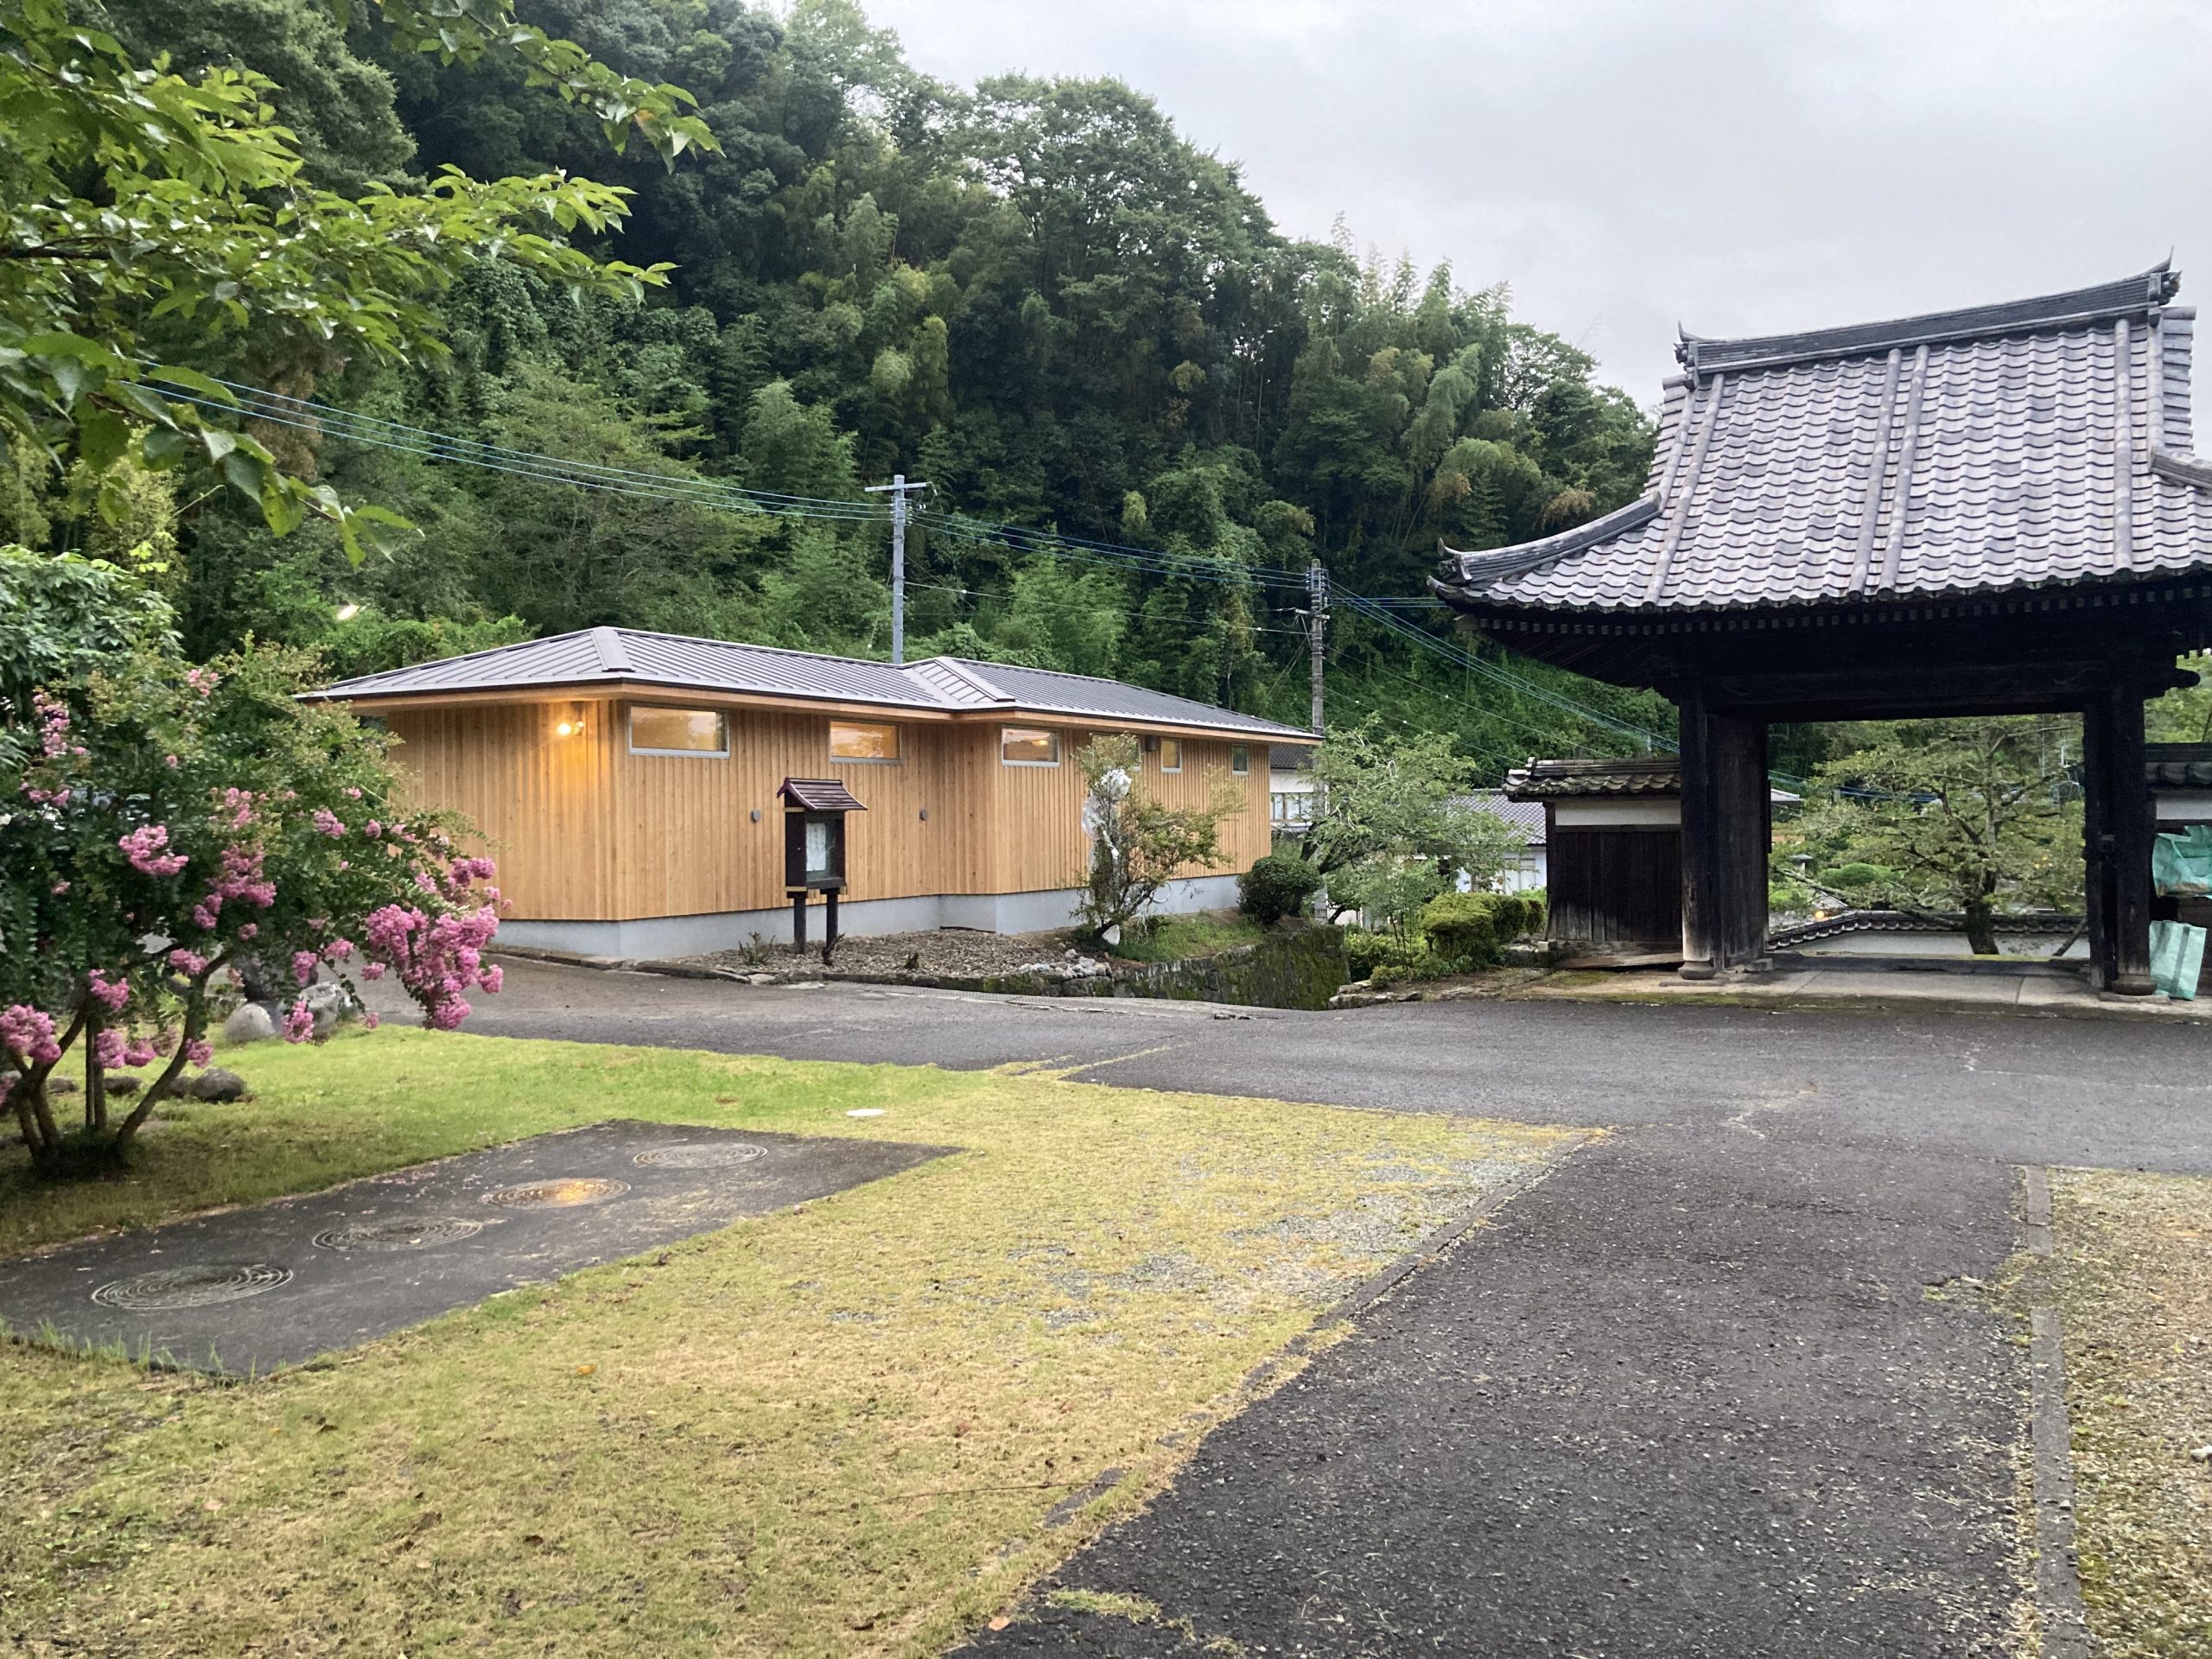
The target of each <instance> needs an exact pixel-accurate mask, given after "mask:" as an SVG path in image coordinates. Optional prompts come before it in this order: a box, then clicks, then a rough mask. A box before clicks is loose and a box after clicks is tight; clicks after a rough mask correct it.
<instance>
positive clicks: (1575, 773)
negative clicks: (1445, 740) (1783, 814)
mask: <svg viewBox="0 0 2212 1659" xmlns="http://www.w3.org/2000/svg"><path fill="white" fill-rule="evenodd" d="M1681 792H1682V761H1681V756H1680V755H1675V754H1639V755H1636V756H1633V757H1630V758H1629V759H1626V760H1613V759H1610V758H1608V759H1603V760H1534V759H1532V760H1530V761H1529V764H1528V765H1527V766H1516V767H1515V768H1514V769H1513V770H1512V771H1511V772H1507V773H1506V774H1505V790H1504V794H1505V798H1506V799H1508V800H1509V801H1532V802H1541V801H1558V800H1577V799H1579V800H1588V799H1593V798H1613V799H1618V798H1623V797H1625V796H1645V797H1653V798H1666V799H1672V798H1675V797H1676V796H1679V795H1680V794H1681ZM1767 798H1768V799H1769V800H1770V801H1772V802H1773V803H1774V804H1776V805H1777V806H1782V805H1792V804H1796V802H1797V801H1798V800H1800V799H1801V797H1799V796H1796V795H1793V794H1791V793H1790V792H1789V791H1788V790H1786V789H1776V788H1773V787H1771V786H1770V787H1769V789H1768V791H1767Z"/></svg>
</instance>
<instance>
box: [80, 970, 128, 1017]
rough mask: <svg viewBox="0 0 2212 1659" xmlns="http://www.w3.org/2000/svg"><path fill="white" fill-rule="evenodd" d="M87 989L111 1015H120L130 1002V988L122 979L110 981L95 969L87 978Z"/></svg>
mask: <svg viewBox="0 0 2212 1659" xmlns="http://www.w3.org/2000/svg"><path fill="white" fill-rule="evenodd" d="M85 988H86V989H87V990H89V991H90V992H91V993H92V995H93V997H94V998H95V999H96V1000H98V1001H99V1003H100V1005H101V1006H102V1007H105V1008H106V1010H107V1011H108V1012H109V1013H110V1014H119V1013H121V1012H122V1011H123V1005H124V1003H126V1002H128V1001H130V984H129V982H126V981H124V980H120V979H110V978H109V977H108V976H106V975H105V974H104V973H102V972H101V971H100V970H99V969H97V968H95V969H92V972H91V973H89V974H87V975H86V976H85Z"/></svg>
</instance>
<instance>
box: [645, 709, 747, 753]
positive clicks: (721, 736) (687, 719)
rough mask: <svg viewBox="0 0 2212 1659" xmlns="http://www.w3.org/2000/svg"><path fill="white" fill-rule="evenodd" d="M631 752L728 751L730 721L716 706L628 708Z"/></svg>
mask: <svg viewBox="0 0 2212 1659" xmlns="http://www.w3.org/2000/svg"><path fill="white" fill-rule="evenodd" d="M630 753H632V754H708V755H713V754H728V753H729V721H728V716H726V715H724V714H723V713H722V711H721V709H655V708H646V707H643V706H639V707H635V708H632V709H631V710H630Z"/></svg>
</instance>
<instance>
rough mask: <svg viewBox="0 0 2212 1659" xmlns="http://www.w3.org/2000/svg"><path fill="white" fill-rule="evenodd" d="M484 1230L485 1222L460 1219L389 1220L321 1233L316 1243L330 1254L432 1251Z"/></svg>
mask: <svg viewBox="0 0 2212 1659" xmlns="http://www.w3.org/2000/svg"><path fill="white" fill-rule="evenodd" d="M483 1230H484V1224H483V1223H482V1222H480V1221H464V1220H462V1219H461V1217H458V1216H421V1217H410V1216H389V1217H385V1219H384V1220H382V1221H355V1222H349V1223H347V1224H346V1225H345V1226H343V1227H333V1228H330V1229H329V1230H327V1231H324V1232H320V1233H317V1234H316V1235H315V1243H316V1244H317V1245H318V1246H319V1247H321V1249H326V1250H429V1249H436V1248H437V1247H438V1246H439V1245H441V1244H451V1243H455V1242H457V1241H458V1240H461V1239H464V1238H467V1237H468V1236H470V1235H472V1234H474V1233H480V1232H482V1231H483Z"/></svg>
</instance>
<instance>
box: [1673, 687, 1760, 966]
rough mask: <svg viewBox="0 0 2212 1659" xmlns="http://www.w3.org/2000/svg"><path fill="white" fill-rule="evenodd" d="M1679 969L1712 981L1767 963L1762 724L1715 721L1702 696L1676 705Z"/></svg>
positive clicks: (1688, 694) (1691, 694)
mask: <svg viewBox="0 0 2212 1659" xmlns="http://www.w3.org/2000/svg"><path fill="white" fill-rule="evenodd" d="M1678 701H1679V705H1680V708H1681V765H1682V968H1681V973H1682V976H1683V977H1684V978H1685V979H1710V978H1712V977H1713V975H1715V974H1717V973H1719V972H1722V971H1723V970H1725V969H1730V968H1741V967H1746V966H1752V965H1758V964H1763V963H1764V962H1765V960H1766V926H1767V913H1766V889H1767V849H1768V845H1769V842H1770V823H1769V814H1770V811H1771V810H1772V807H1771V798H1770V795H1769V792H1768V785H1767V777H1766V724H1765V722H1764V721H1758V720H1745V719H1742V718H1740V717H1737V716H1733V715H1721V714H1716V713H1715V712H1714V711H1713V707H1712V705H1711V704H1710V703H1709V702H1707V700H1706V697H1705V696H1704V693H1703V692H1702V690H1698V689H1696V688H1692V689H1690V690H1686V691H1684V693H1683V694H1682V695H1681V697H1680V699H1679V700H1678Z"/></svg>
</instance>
